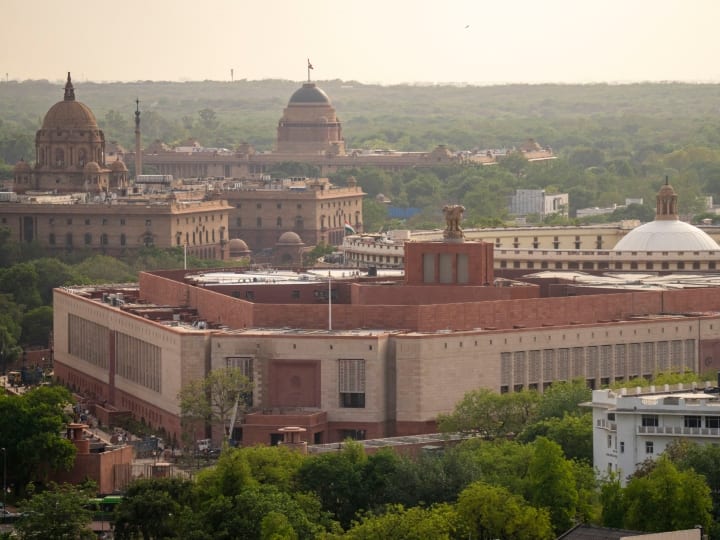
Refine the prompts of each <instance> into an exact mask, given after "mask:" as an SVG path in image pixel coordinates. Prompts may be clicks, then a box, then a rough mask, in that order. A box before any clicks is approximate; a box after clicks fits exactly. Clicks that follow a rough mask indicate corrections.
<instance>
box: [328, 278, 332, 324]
mask: <svg viewBox="0 0 720 540" xmlns="http://www.w3.org/2000/svg"><path fill="white" fill-rule="evenodd" d="M328 332H332V272H331V271H330V270H328Z"/></svg>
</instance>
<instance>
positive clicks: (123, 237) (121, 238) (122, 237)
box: [120, 233, 126, 246]
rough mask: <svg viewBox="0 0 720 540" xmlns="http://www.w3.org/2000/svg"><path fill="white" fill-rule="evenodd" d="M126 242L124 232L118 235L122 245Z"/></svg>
mask: <svg viewBox="0 0 720 540" xmlns="http://www.w3.org/2000/svg"><path fill="white" fill-rule="evenodd" d="M125 243H126V238H125V233H123V234H121V235H120V245H121V246H124V245H125Z"/></svg>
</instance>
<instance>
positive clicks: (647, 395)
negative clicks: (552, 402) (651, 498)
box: [588, 383, 720, 485]
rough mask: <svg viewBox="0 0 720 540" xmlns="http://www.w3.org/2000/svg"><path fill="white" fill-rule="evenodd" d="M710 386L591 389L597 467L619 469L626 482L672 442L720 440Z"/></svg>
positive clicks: (718, 405) (717, 399)
mask: <svg viewBox="0 0 720 540" xmlns="http://www.w3.org/2000/svg"><path fill="white" fill-rule="evenodd" d="M707 384H709V383H707ZM712 390H713V389H711V388H710V387H709V386H707V385H706V383H703V384H702V385H697V384H692V385H687V384H686V385H684V386H683V385H682V384H681V385H672V386H671V385H664V386H663V387H652V386H651V387H650V388H644V389H641V388H640V387H637V388H634V389H628V388H622V389H620V390H607V389H605V390H593V393H592V403H590V404H588V406H591V407H592V415H593V465H594V467H595V469H596V470H597V471H598V472H599V473H600V474H603V473H610V472H613V473H617V474H618V475H619V478H620V481H621V482H622V484H623V485H624V484H625V483H626V481H627V478H628V476H630V475H631V474H632V473H633V472H635V470H636V469H637V468H638V466H639V465H640V464H642V463H643V462H644V461H645V460H647V459H655V458H656V457H657V456H658V455H660V454H662V453H663V452H664V451H665V449H666V448H667V446H668V445H669V444H670V443H671V442H673V441H676V440H679V439H684V440H689V441H692V442H696V443H699V444H718V443H720V395H719V394H718V393H713V392H712Z"/></svg>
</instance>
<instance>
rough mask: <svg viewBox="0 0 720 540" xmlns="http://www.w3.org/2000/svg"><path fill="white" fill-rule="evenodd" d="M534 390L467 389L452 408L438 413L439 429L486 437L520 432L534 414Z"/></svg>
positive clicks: (535, 397)
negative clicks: (494, 390) (498, 391)
mask: <svg viewBox="0 0 720 540" xmlns="http://www.w3.org/2000/svg"><path fill="white" fill-rule="evenodd" d="M537 402H538V394H537V392H513V393H509V394H498V393H496V392H493V391H492V390H489V389H487V388H481V389H479V390H473V391H471V392H468V393H466V394H465V395H464V396H463V398H462V399H461V400H460V402H459V403H458V404H457V405H456V406H455V410H454V411H453V412H452V413H451V414H448V415H440V416H438V425H439V428H440V430H441V431H444V432H452V431H461V432H469V433H477V434H479V435H480V436H482V437H484V438H487V439H494V438H496V437H501V436H505V435H508V434H511V433H513V434H517V433H519V432H520V431H521V430H522V429H523V427H524V426H525V424H526V423H527V422H528V421H529V419H530V418H531V417H532V416H533V415H534V410H535V407H536V405H537Z"/></svg>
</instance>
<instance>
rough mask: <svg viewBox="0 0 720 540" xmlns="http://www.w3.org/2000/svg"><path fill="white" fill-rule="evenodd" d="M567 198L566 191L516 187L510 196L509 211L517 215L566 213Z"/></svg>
mask: <svg viewBox="0 0 720 540" xmlns="http://www.w3.org/2000/svg"><path fill="white" fill-rule="evenodd" d="M568 205H569V198H568V194H567V193H553V194H548V193H545V190H544V189H516V190H515V195H513V196H512V197H511V198H510V213H511V214H514V215H518V216H526V215H528V214H540V215H541V216H547V215H550V214H561V215H567V211H568Z"/></svg>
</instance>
